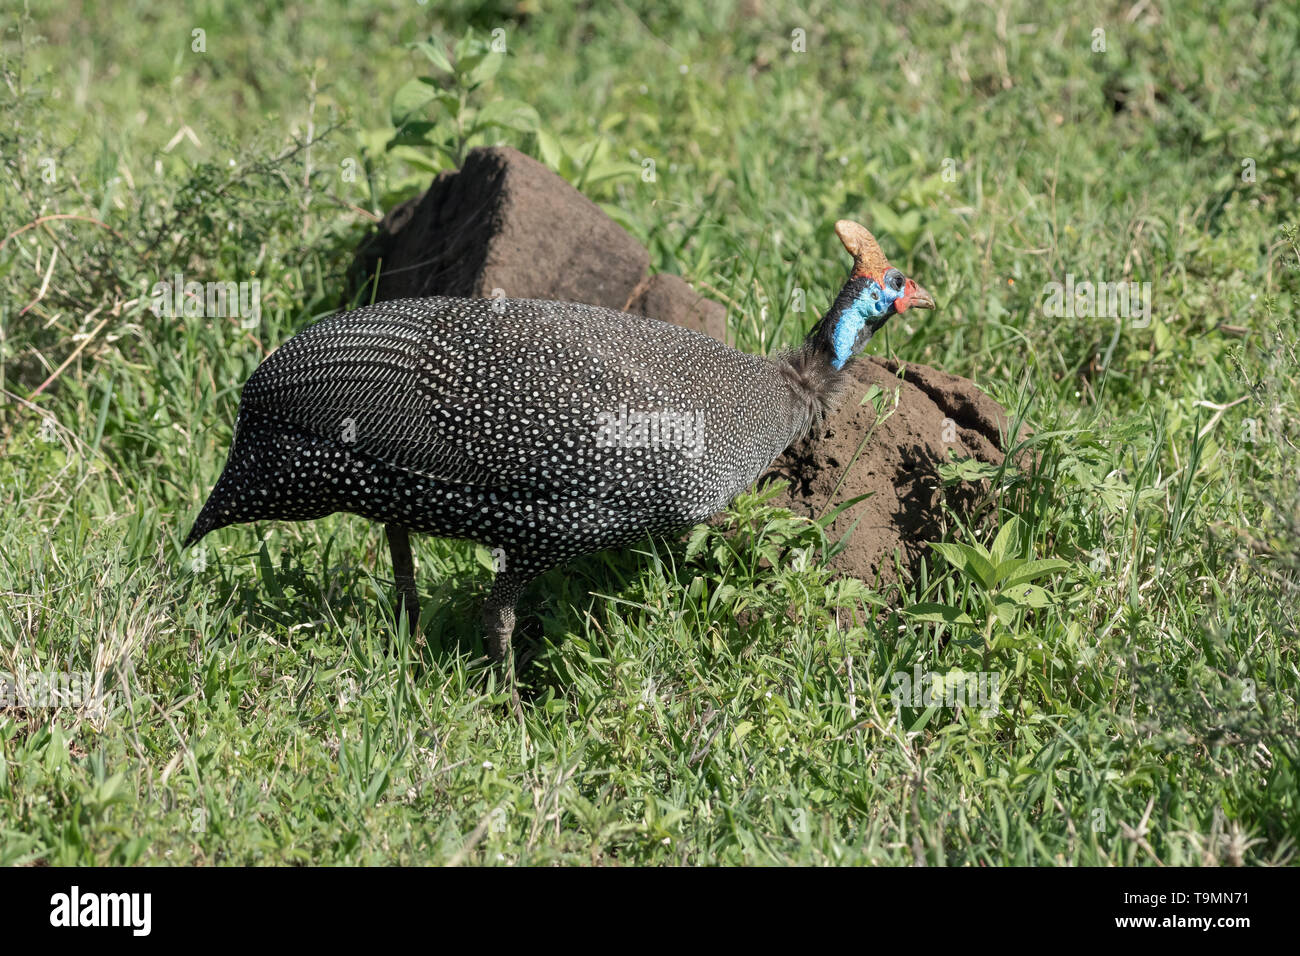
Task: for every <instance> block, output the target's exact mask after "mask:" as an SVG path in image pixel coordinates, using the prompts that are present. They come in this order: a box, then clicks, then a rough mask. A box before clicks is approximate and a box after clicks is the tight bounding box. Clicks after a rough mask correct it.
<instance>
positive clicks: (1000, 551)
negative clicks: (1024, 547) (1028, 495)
mask: <svg viewBox="0 0 1300 956" xmlns="http://www.w3.org/2000/svg"><path fill="white" fill-rule="evenodd" d="M1023 526H1024V522H1022V521H1021V520H1020V518H1019V517H1017V516H1015V515H1012V516H1011V517H1010V518H1009V519H1007V520H1006V521H1004V522H1003V523H1002V527H1001V528H999V529H998V536H997V537H996V538H994V539H993V547H991V548H989V557H990V559H991V560H992V561H993V564H994V565H999V564H1001V563H1002V562H1003V561H1004V560H1006V558H1007V556H1008V555H1010V554H1014V553H1015V551H1016V550H1017V548H1018V547H1019V544H1020V529H1021V528H1022V527H1023Z"/></svg>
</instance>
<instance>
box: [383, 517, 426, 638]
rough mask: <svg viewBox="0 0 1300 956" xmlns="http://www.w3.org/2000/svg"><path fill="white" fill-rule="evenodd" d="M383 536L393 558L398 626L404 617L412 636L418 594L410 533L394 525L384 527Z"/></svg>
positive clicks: (417, 618)
mask: <svg viewBox="0 0 1300 956" xmlns="http://www.w3.org/2000/svg"><path fill="white" fill-rule="evenodd" d="M384 534H385V535H386V536H387V538H388V550H389V551H390V552H391V553H392V556H393V580H394V581H395V582H396V583H397V594H398V596H399V597H400V598H401V601H400V604H399V606H398V610H397V620H398V626H399V627H400V626H401V620H402V615H403V614H405V616H406V629H407V633H408V634H414V633H415V629H416V628H417V627H418V626H419V624H420V592H419V591H417V590H416V588H415V563H414V562H413V561H412V560H411V537H410V533H409V532H408V531H407V530H406V529H405V528H402V527H400V526H398V525H395V524H386V525H384Z"/></svg>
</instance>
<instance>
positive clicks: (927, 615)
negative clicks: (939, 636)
mask: <svg viewBox="0 0 1300 956" xmlns="http://www.w3.org/2000/svg"><path fill="white" fill-rule="evenodd" d="M903 613H904V614H906V615H907V616H908V617H910V618H912V619H913V620H917V621H933V622H934V623H936V624H953V625H957V626H962V627H974V626H975V622H974V621H973V620H971V617H970V615H969V614H967V613H965V612H964V611H963V610H962V609H961V608H959V607H953V606H952V605H950V604H913V605H912V606H911V607H905V608H903Z"/></svg>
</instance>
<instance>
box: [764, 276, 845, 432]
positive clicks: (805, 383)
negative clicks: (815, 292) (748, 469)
mask: <svg viewBox="0 0 1300 956" xmlns="http://www.w3.org/2000/svg"><path fill="white" fill-rule="evenodd" d="M866 281H867V280H865V279H861V278H850V279H849V281H848V282H846V283H844V286H843V288H841V289H840V294H839V295H838V296H836V298H835V302H834V304H832V305H831V307H830V308H829V309H828V310H827V311H826V314H825V315H823V316H822V317H821V319H819V320H818V322H817V324H816V325H814V326H813V327H812V329H811V331H809V333H808V335H807V337H805V338H804V340H803V344H802V345H800V346H799V347H798V348H796V349H794V350H792V351H790V352H786V353H785V354H784V355H781V356H778V357H777V359H776V364H777V369H778V370H779V371H780V373H781V375H782V377H783V378H784V379H785V382H786V385H787V386H788V387H789V389H790V398H791V412H792V415H791V418H792V421H791V434H792V437H791V441H792V442H794V441H797V440H798V439H800V438H802V437H803V436H804V435H806V434H808V433H809V432H810V431H820V430H821V428H822V426H823V425H824V424H825V422H826V419H827V418H829V417H830V415H831V413H832V412H834V411H835V409H836V407H837V406H838V405H839V402H840V399H841V398H843V396H844V392H845V391H846V390H847V389H848V387H849V385H850V383H851V381H852V376H850V375H849V368H850V367H851V365H852V364H853V350H854V346H855V342H854V338H855V336H853V335H846V330H847V329H853V328H861V325H862V323H861V322H856V321H855V315H854V310H855V309H858V308H859V302H860V301H861V299H860V296H861V293H862V289H863V287H864V285H865V283H866Z"/></svg>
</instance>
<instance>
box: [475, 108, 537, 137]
mask: <svg viewBox="0 0 1300 956" xmlns="http://www.w3.org/2000/svg"><path fill="white" fill-rule="evenodd" d="M540 122H541V120H540V119H539V118H538V116H537V110H535V109H533V108H532V107H531V106H529V105H528V104H527V103H523V102H521V101H519V100H494V101H493V102H491V103H488V104H487V105H486V106H484V107H483V108H482V109H481V110H479V112H478V116H477V118H476V119H475V121H474V129H473V131H472V132H477V131H478V130H480V129H483V128H484V127H486V126H503V127H505V128H506V129H514V130H519V131H520V132H521V133H531V132H533V131H534V130H535V129H537V126H538V124H539V123H540Z"/></svg>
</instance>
